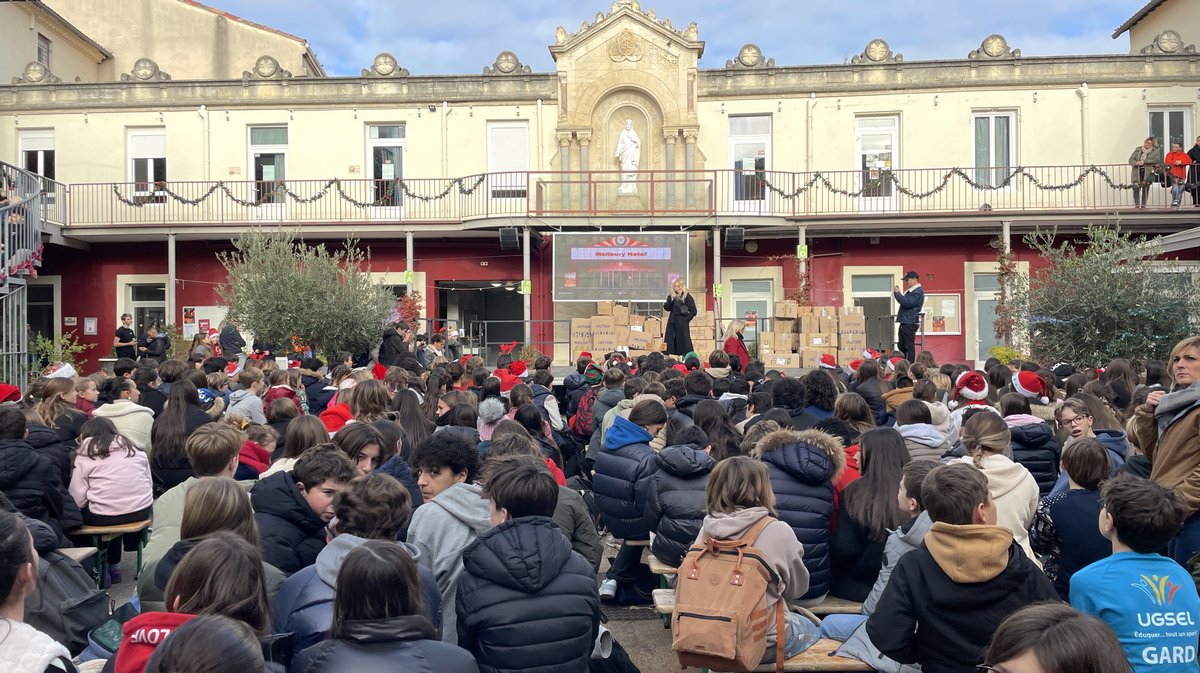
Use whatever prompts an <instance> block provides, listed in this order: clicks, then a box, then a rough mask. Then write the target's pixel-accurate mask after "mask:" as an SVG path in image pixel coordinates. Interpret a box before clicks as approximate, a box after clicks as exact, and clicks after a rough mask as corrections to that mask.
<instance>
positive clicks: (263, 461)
mask: <svg viewBox="0 0 1200 673" xmlns="http://www.w3.org/2000/svg"><path fill="white" fill-rule="evenodd" d="M238 463H239V464H241V465H245V466H246V467H249V468H250V469H252V470H254V471H255V472H257V473H259V474H262V473H263V472H265V471H266V470H267V468H268V467H270V466H271V454H270V452H268V451H267V450H266V449H264V448H263V447H262V446H260V445H259V444H258V442H252V441H250V440H248V439H247V440H246V441H244V442H242V448H241V451H240V452H239V453H238Z"/></svg>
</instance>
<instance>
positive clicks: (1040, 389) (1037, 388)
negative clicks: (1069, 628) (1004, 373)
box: [1012, 372, 1050, 404]
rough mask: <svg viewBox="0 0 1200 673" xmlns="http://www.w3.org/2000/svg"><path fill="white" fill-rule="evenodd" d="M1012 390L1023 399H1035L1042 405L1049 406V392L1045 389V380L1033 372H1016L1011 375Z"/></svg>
mask: <svg viewBox="0 0 1200 673" xmlns="http://www.w3.org/2000/svg"><path fill="white" fill-rule="evenodd" d="M1012 384H1013V389H1014V390H1016V391H1017V392H1018V393H1021V394H1022V395H1024V396H1025V397H1028V398H1031V399H1035V400H1037V401H1038V402H1041V403H1042V404H1050V396H1049V391H1048V390H1047V389H1046V379H1043V378H1042V377H1040V376H1038V375H1037V374H1035V373H1034V372H1017V373H1016V374H1013V375H1012Z"/></svg>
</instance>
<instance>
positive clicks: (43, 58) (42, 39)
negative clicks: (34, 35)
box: [37, 33, 51, 70]
mask: <svg viewBox="0 0 1200 673" xmlns="http://www.w3.org/2000/svg"><path fill="white" fill-rule="evenodd" d="M50 46H51V42H50V38H48V37H46V36H45V35H42V34H41V33H38V45H37V50H38V51H37V61H38V63H41V64H42V65H44V66H46V69H47V70H49V69H50Z"/></svg>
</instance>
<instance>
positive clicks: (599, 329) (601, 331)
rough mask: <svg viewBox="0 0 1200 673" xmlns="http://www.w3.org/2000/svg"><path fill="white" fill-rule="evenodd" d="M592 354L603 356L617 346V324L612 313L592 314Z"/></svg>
mask: <svg viewBox="0 0 1200 673" xmlns="http://www.w3.org/2000/svg"><path fill="white" fill-rule="evenodd" d="M591 322H592V349H593V350H592V354H593V355H595V356H596V357H603V355H604V354H605V353H608V352H609V351H613V350H616V348H617V324H616V322H615V321H614V320H613V317H612V316H611V315H597V316H592V320H591Z"/></svg>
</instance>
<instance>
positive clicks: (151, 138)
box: [126, 126, 167, 203]
mask: <svg viewBox="0 0 1200 673" xmlns="http://www.w3.org/2000/svg"><path fill="white" fill-rule="evenodd" d="M126 136H127V138H126V140H127V145H128V148H129V181H130V182H132V183H133V193H134V195H135V196H136V197H137V198H138V199H140V200H141V202H142V203H162V202H163V193H162V187H163V186H164V184H163V183H165V182H166V181H167V131H166V129H164V128H162V127H161V126H160V127H154V128H131V129H128V130H126Z"/></svg>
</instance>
